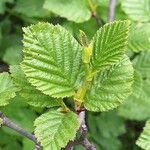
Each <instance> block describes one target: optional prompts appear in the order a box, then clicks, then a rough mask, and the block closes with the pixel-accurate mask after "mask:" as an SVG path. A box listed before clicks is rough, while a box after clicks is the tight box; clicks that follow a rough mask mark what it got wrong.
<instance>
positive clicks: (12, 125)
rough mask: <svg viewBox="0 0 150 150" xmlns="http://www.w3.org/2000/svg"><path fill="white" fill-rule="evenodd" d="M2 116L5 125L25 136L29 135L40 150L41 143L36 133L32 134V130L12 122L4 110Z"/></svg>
mask: <svg viewBox="0 0 150 150" xmlns="http://www.w3.org/2000/svg"><path fill="white" fill-rule="evenodd" d="M0 118H1V119H2V124H3V125H5V126H6V127H8V128H10V129H13V130H14V131H16V132H18V133H19V134H21V135H22V136H24V137H27V138H28V139H30V140H31V141H33V142H34V143H35V144H36V146H35V150H40V145H39V143H38V142H37V139H36V137H35V135H34V134H31V133H30V132H28V131H26V130H25V129H23V128H21V127H19V126H18V125H17V124H15V123H14V122H12V121H11V120H10V119H9V118H7V117H6V116H5V115H4V114H3V113H2V112H0Z"/></svg>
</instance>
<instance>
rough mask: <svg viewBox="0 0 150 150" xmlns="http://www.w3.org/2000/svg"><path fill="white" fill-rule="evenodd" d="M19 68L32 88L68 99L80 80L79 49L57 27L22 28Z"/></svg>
mask: <svg viewBox="0 0 150 150" xmlns="http://www.w3.org/2000/svg"><path fill="white" fill-rule="evenodd" d="M24 32H25V34H24V39H23V43H24V60H23V63H22V69H23V71H24V72H25V74H26V76H27V77H28V79H29V82H30V83H32V85H34V86H36V87H37V89H39V90H41V91H42V92H43V93H44V94H47V95H50V96H53V97H66V96H72V95H74V93H75V90H76V88H77V86H78V85H79V80H80V78H81V74H80V73H81V69H82V65H81V53H82V48H81V46H80V45H79V44H78V42H77V41H76V40H75V39H74V38H73V37H72V35H71V34H70V33H68V32H67V31H66V30H65V29H64V28H62V27H61V26H59V25H56V26H53V25H51V24H49V23H38V24H36V25H32V26H30V27H27V28H24Z"/></svg>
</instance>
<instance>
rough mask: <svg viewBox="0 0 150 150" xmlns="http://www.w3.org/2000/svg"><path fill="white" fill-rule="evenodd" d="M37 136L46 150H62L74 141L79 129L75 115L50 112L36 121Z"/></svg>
mask: <svg viewBox="0 0 150 150" xmlns="http://www.w3.org/2000/svg"><path fill="white" fill-rule="evenodd" d="M34 125H35V127H36V128H35V136H36V137H37V139H38V141H40V142H41V145H42V146H43V148H44V150H60V149H61V148H63V147H65V146H66V145H67V143H68V142H69V140H73V139H74V138H75V136H76V132H77V130H78V129H79V120H78V117H77V115H76V114H75V113H73V112H68V113H61V112H58V111H54V110H53V111H49V112H47V113H45V114H43V115H41V116H40V117H39V118H37V119H36V120H35V123H34Z"/></svg>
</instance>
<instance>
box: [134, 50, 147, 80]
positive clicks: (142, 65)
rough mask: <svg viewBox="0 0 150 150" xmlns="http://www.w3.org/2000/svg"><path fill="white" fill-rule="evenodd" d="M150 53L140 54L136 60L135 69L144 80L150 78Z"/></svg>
mask: <svg viewBox="0 0 150 150" xmlns="http://www.w3.org/2000/svg"><path fill="white" fill-rule="evenodd" d="M149 58H150V52H148V51H147V52H144V53H140V55H138V56H137V57H136V58H135V59H134V61H133V62H134V68H135V69H136V70H137V71H139V72H140V73H141V74H142V77H143V78H149V77H150V59H149Z"/></svg>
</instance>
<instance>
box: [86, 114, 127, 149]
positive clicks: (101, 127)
mask: <svg viewBox="0 0 150 150" xmlns="http://www.w3.org/2000/svg"><path fill="white" fill-rule="evenodd" d="M87 125H88V128H89V135H90V137H91V140H92V142H94V145H96V148H97V150H99V148H100V147H102V149H103V150H121V141H119V139H118V136H119V135H121V134H124V133H125V124H124V119H123V118H121V117H119V116H118V115H117V113H116V112H115V111H110V112H103V113H100V114H93V113H88V116H87Z"/></svg>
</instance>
